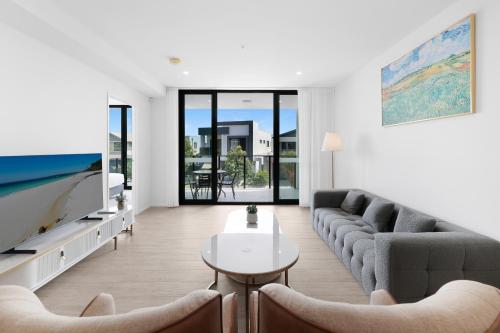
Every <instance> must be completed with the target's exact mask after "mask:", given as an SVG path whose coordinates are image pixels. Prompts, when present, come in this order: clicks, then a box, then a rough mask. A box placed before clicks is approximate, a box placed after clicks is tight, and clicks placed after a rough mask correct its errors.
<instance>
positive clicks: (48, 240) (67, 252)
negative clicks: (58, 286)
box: [0, 206, 134, 291]
mask: <svg viewBox="0 0 500 333" xmlns="http://www.w3.org/2000/svg"><path fill="white" fill-rule="evenodd" d="M93 216H98V217H102V220H101V221H85V220H82V221H76V222H71V223H68V224H66V225H64V226H62V227H59V228H57V229H55V230H53V231H51V232H48V233H47V234H44V235H40V236H38V237H35V238H33V239H32V240H28V241H27V242H24V243H22V244H20V245H19V246H17V247H16V249H19V250H22V249H33V250H37V253H36V254H0V284H15V285H20V286H23V287H26V288H29V289H31V290H32V291H35V290H37V289H38V288H40V287H42V286H43V285H44V284H46V283H48V282H49V281H50V280H52V279H54V278H55V277H56V276H58V275H59V274H61V273H63V272H64V271H66V270H67V269H68V268H70V267H71V266H73V265H75V264H77V263H78V262H79V261H81V260H82V259H84V258H85V257H87V256H88V255H89V254H91V253H92V252H94V251H95V250H97V249H98V248H100V247H101V246H103V245H104V244H106V243H107V242H109V241H111V240H113V239H114V241H115V249H116V241H117V239H116V236H117V235H118V234H119V233H120V232H122V231H124V230H130V231H132V225H133V224H134V211H133V209H132V206H127V207H126V208H125V209H124V210H120V211H117V210H116V209H115V210H114V214H102V215H93Z"/></svg>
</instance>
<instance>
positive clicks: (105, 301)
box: [80, 293, 116, 317]
mask: <svg viewBox="0 0 500 333" xmlns="http://www.w3.org/2000/svg"><path fill="white" fill-rule="evenodd" d="M115 312H116V310H115V301H114V299H113V296H111V295H110V294H105V293H100V294H99V295H97V296H96V297H94V299H93V300H91V301H90V303H89V304H87V306H86V307H85V309H83V311H82V313H81V314H80V317H95V316H109V315H114V314H115Z"/></svg>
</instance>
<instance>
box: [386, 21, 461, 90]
mask: <svg viewBox="0 0 500 333" xmlns="http://www.w3.org/2000/svg"><path fill="white" fill-rule="evenodd" d="M467 50H470V18H466V19H465V20H463V21H461V22H459V23H458V24H456V25H454V26H452V27H450V28H449V29H448V30H446V31H444V32H443V33H441V34H439V35H438V36H436V37H434V38H433V39H431V40H429V41H427V42H425V43H424V44H422V45H420V46H419V47H417V48H416V49H414V50H413V51H411V52H410V53H408V54H406V55H404V56H403V57H401V58H399V59H398V60H396V61H394V62H393V63H391V64H389V65H387V66H385V67H384V68H382V87H383V88H386V87H388V86H391V85H393V84H394V83H396V82H398V81H399V80H401V79H402V78H404V77H406V76H408V75H409V74H411V73H413V72H416V71H418V70H420V69H422V68H424V67H427V66H429V65H432V64H434V63H436V62H438V61H440V60H443V59H446V58H448V57H449V56H450V55H452V54H455V55H456V54H460V53H462V52H464V51H467Z"/></svg>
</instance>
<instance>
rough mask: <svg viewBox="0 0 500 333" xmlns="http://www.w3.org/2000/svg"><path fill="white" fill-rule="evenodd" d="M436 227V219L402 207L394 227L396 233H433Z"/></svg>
mask: <svg viewBox="0 0 500 333" xmlns="http://www.w3.org/2000/svg"><path fill="white" fill-rule="evenodd" d="M435 226H436V219H434V218H432V217H429V216H425V215H423V214H420V213H418V212H416V211H414V210H411V209H408V208H406V207H401V208H399V213H398V217H397V219H396V224H395V225H394V232H432V231H434V227H435Z"/></svg>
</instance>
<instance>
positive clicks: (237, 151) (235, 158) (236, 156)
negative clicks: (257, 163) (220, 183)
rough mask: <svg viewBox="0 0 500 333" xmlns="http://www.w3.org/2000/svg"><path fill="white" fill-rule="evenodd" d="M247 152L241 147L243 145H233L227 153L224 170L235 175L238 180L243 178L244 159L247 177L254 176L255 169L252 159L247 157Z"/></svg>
mask: <svg viewBox="0 0 500 333" xmlns="http://www.w3.org/2000/svg"><path fill="white" fill-rule="evenodd" d="M246 155H247V153H246V152H245V151H244V150H243V149H242V148H241V146H236V147H233V148H231V149H230V150H229V152H228V153H227V159H226V161H225V163H224V170H226V172H227V174H228V175H230V176H233V177H234V178H235V179H237V180H242V179H243V176H244V175H243V171H244V167H243V161H245V164H246V166H245V168H246V170H245V171H246V177H247V179H250V178H253V176H254V174H255V170H254V168H253V164H252V161H250V160H248V159H245V156H246Z"/></svg>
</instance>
